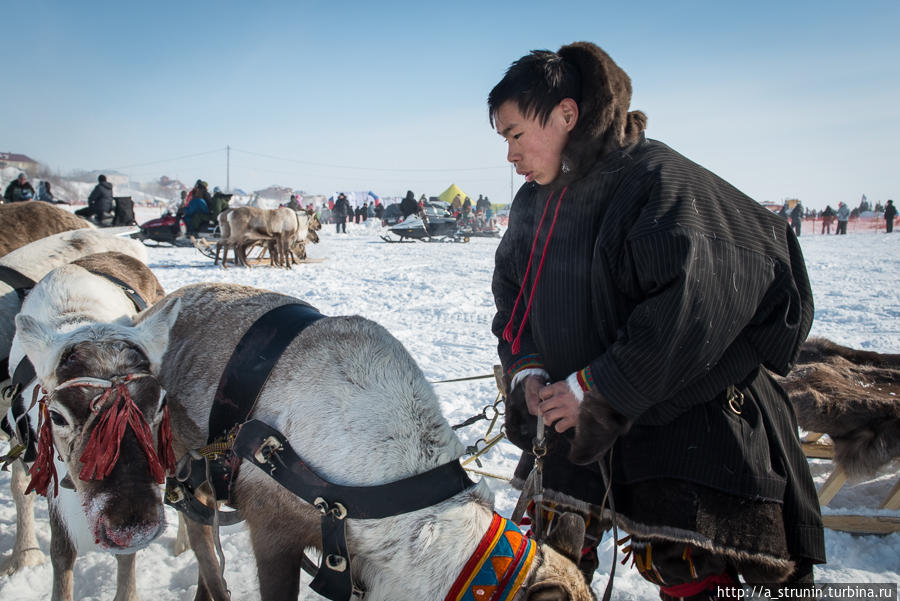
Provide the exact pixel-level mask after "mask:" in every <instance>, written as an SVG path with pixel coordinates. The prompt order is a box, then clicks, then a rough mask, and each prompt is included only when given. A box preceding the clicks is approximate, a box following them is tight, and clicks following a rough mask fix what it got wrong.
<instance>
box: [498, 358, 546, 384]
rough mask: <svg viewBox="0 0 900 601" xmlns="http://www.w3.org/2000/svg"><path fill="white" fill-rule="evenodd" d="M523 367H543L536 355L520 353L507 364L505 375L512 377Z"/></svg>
mask: <svg viewBox="0 0 900 601" xmlns="http://www.w3.org/2000/svg"><path fill="white" fill-rule="evenodd" d="M523 369H544V364H543V363H541V362H540V359H539V358H538V356H537V355H522V356H521V357H519V358H518V359H516V361H515V362H514V363H513V364H512V365H510V366H509V369H507V370H506V375H508V376H509V377H510V378H513V377H515V375H516V374H517V373H519V372H520V371H522V370H523Z"/></svg>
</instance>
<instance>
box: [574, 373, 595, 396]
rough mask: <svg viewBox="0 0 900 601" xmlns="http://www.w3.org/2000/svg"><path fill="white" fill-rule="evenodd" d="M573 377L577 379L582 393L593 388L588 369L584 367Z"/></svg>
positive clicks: (592, 379) (592, 380)
mask: <svg viewBox="0 0 900 601" xmlns="http://www.w3.org/2000/svg"><path fill="white" fill-rule="evenodd" d="M575 377H576V378H577V379H578V385H579V386H581V389H582V390H583V391H585V392H587V391H588V390H591V389H592V388H594V378H593V377H592V376H591V368H590V367H585V368H584V369H580V370H578V371H576V372H575Z"/></svg>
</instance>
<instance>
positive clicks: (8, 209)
mask: <svg viewBox="0 0 900 601" xmlns="http://www.w3.org/2000/svg"><path fill="white" fill-rule="evenodd" d="M93 227H94V226H93V224H91V223H89V222H88V221H85V220H84V219H82V218H81V217H78V216H76V215H73V214H72V213H71V212H70V211H67V210H65V209H61V208H59V207H57V206H55V205H52V204H50V203H46V202H16V203H9V204H0V257H2V256H3V255H5V254H7V253H9V252H11V251H14V250H16V249H17V248H20V247H22V246H25V245H26V244H28V243H29V242H34V241H35V240H40V239H41V238H46V237H47V236H52V235H53V234H58V233H60V232H67V231H69V230H80V229H84V228H93Z"/></svg>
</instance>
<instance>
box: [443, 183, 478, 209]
mask: <svg viewBox="0 0 900 601" xmlns="http://www.w3.org/2000/svg"><path fill="white" fill-rule="evenodd" d="M457 194H459V203H460V205H461V204H462V203H464V202H465V201H466V196H469V195H468V194H466V193H465V192H463V191H462V190H461V189H460V188H459V186H457V185H456V184H450V187H449V188H447V189H446V190H444V191H443V192H441V194H440V196H438V198H439V199H441V200H443V201H444V202H446V203H447V204H450V203H452V202H453V198H454V197H455V196H456V195H457ZM470 198H471V197H470ZM472 204H473V206H474V204H475V203H474V201H473V202H472Z"/></svg>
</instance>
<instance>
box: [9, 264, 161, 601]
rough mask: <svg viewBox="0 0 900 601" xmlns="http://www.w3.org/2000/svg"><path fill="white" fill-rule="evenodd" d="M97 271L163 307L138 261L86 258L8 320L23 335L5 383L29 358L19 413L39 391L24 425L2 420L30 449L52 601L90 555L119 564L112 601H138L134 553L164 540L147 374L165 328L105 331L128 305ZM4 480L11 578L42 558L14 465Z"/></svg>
mask: <svg viewBox="0 0 900 601" xmlns="http://www.w3.org/2000/svg"><path fill="white" fill-rule="evenodd" d="M95 271H99V272H102V273H105V274H109V275H111V276H114V277H116V278H118V279H119V280H121V281H123V282H128V284H129V286H130V287H131V288H132V289H134V290H135V291H137V292H138V294H139V295H140V296H141V298H142V299H143V300H144V301H145V302H147V303H152V302H155V301H156V300H158V299H159V298H162V296H163V290H162V287H161V286H160V285H159V282H158V281H157V280H156V277H155V276H154V275H153V274H152V272H150V270H149V269H148V268H147V267H146V265H144V264H143V263H142V262H140V261H138V260H137V259H135V258H133V257H131V256H128V255H124V254H121V253H101V254H96V255H91V256H88V257H85V258H83V259H80V260H78V261H76V262H75V263H72V264H69V265H64V266H61V267H58V268H56V269H54V270H52V271H51V272H50V273H49V274H47V276H45V277H44V278H43V279H41V281H40V282H38V284H37V285H36V286H35V287H34V289H33V290H32V291H31V292H30V293H29V295H28V296H27V297H26V299H25V302H24V303H23V306H22V310H21V312H20V313H19V315H18V316H17V317H16V323H17V324H18V327H20V328H23V329H24V330H25V331H26V332H27V333H26V334H25V335H24V338H23V337H22V336H20V335H19V333H17V334H16V337H15V338H14V340H13V344H12V349H11V351H10V366H11V369H10V371H11V372H14V371H15V369H14V367H12V366H18V365H19V363H20V362H22V361H23V360H25V359H26V356H27V359H28V360H30V361H31V364H32V365H33V366H34V370H35V372H36V374H37V377H36V379H35V380H33V381H32V382H31V383H29V384H27V385H26V386H25V387H24V390H23V398H22V400H21V401H20V402H21V403H26V404H27V403H28V402H29V401H30V399H31V398H32V390H33V389H35V388H36V387H37V386H38V385H40V387H42V389H43V390H45V391H48V392H47V394H46V396H45V397H44V400H43V401H42V402H41V403H40V404H39V405H38V406H36V407H32V408H31V410H30V411H29V413H28V418H29V419H28V420H25V419H17V418H18V416H20V415H22V413H21V411H20V410H21V409H22V407H20V406H15V405H16V404H14V407H13V408H12V410H11V411H10V417H9V419H10V423H15V424H16V426H17V428H16V433H15V436H16V437H17V438H18V439H19V442H22V443H27V442H28V439H31V440H32V441H36V442H37V449H38V455H37V459H36V460H35V461H34V465H32V466H31V473H32V479H31V485H30V487H32V488H35V489H36V490H38V492H41V493H42V494H46V495H47V498H48V501H49V506H50V530H51V543H50V556H51V562H52V565H53V588H52V599H53V601H71V599H72V566H73V564H74V562H75V557H76V555H77V553H78V552H84V551H86V550H93V549H104V550H108V551H110V552H112V553H115V554H117V560H118V567H119V569H118V578H117V590H116V596H115V601H137V600H138V596H137V592H136V587H135V557H134V553H135V551H136V550H138V549H140V548H143V547H144V546H146V545H147V544H149V543H150V542H151V541H152V540H153V539H154V538H155V537H156V536H158V535H159V534H160V533H161V532H162V531H163V530H164V529H165V517H164V512H163V507H162V498H161V490H160V487H159V486H158V485H157V482H159V481H160V480H161V478H162V476H163V475H164V474H165V471H166V467H168V463H170V462H169V461H167V459H171V458H172V457H169V458H166V457H163V458H162V459H160V454H162V455H165V452H164V450H165V449H164V448H163V450H162V451H160V450H158V442H159V440H157V439H158V438H162V439H166V436H167V434H166V431H167V430H166V429H167V426H162V427H161V422H163V421H164V419H163V417H164V414H165V411H164V409H163V407H162V406H161V388H160V386H159V383H158V382H157V380H156V378H155V377H153V376H152V373H154V372H155V371H156V370H157V369H158V364H159V359H160V357H161V354H162V351H163V349H164V348H165V340H166V331H165V330H166V327H165V324H164V323H162V322H157V324H156V326H157V328H158V329H157V330H154V329H152V328H153V324H148V325H149V326H150V327H149V328H148V327H143V328H137V329H135V328H130V327H129V328H128V330H127V333H128V336H123V335H122V334H121V331H122V326H117V325H115V323H114V322H117V321H121V320H124V321H125V323H127V324H129V325H130V323H131V317H132V316H133V315H134V314H135V313H136V312H137V309H136V307H135V304H134V302H133V301H132V299H131V298H130V297H129V296H127V295H126V293H125V292H124V291H123V289H122V288H120V287H119V286H118V285H117V284H115V283H113V282H111V281H110V280H108V279H107V278H104V277H102V276H99V275H96V274H95V273H92V272H95ZM88 325H90V326H92V327H93V328H94V329H93V330H91V331H92V333H93V335H95V336H100V337H102V338H103V340H104V341H105V343H106V344H105V345H104V346H103V347H102V348H101V347H99V346H97V345H95V344H94V340H93V339H88V340H83V339H81V338H79V332H83V331H84V330H85V326H88ZM38 414H40V417H38ZM116 418H118V419H120V420H126V421H127V426H123V430H122V431H121V432H120V433H116V428H115V426H113V425H112V422H111V420H115V419H116ZM107 422H110V426H109V427H106V426H105V425H104V424H106V423H107ZM120 423H124V422H120ZM38 424H40V426H39V425H38ZM161 428H162V429H161ZM157 432H159V433H160V435H159V437H158V436H157ZM113 452H114V453H115V456H114V457H113ZM92 458H93V459H92ZM85 462H86V463H85ZM13 469H14V477H13V479H12V484H11V486H12V488H13V497H14V498H15V499H16V502H17V508H16V509H17V526H18V528H17V532H16V535H17V539H16V546H15V549H14V553H13V557H12V558H11V561H10V563H11V564H12V565H18V566H21V565H23V563H26V562H25V561H23V560H22V559H21V558H20V557H17V555H18V554H20V553H22V552H23V551H26V550H27V551H29V552H30V553H31V554H32V555H33V554H34V553H35V552H36V553H38V554H40V551H39V550H37V541H36V540H34V530H33V520H34V517H33V508H32V506H31V504H32V503H33V501H30V502H29V497H33V495H25V494H24V493H25V491H24V490H21V488H22V487H23V484H24V483H25V481H26V478H25V476H24V471H23V468H22V466H21V465H20V461H15V462H14V463H13ZM154 470H155V471H154ZM53 471H55V473H56V476H55V477H53V475H52V472H53ZM20 503H21V505H20ZM29 538H30V539H31V540H29ZM34 559H35V558H34V557H31V558H29V561H30V562H33V561H34Z"/></svg>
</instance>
